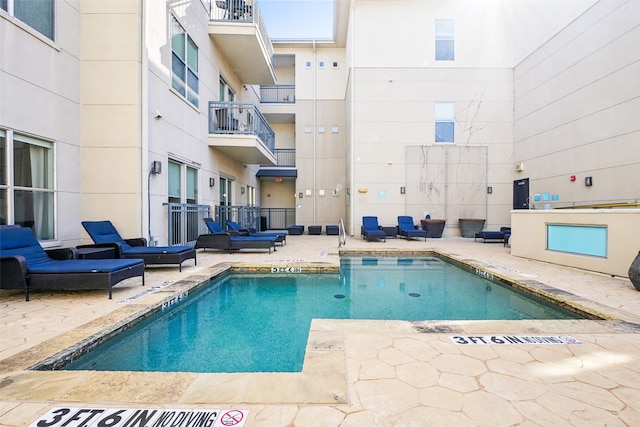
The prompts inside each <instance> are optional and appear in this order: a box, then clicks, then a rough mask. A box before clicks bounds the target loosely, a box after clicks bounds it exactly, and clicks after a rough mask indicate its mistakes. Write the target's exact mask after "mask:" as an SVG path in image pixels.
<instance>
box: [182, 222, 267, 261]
mask: <svg viewBox="0 0 640 427" xmlns="http://www.w3.org/2000/svg"><path fill="white" fill-rule="evenodd" d="M203 220H204V223H205V224H206V225H207V228H208V229H209V231H210V233H209V234H201V235H200V236H198V239H197V240H196V245H195V249H218V250H222V251H229V253H231V252H232V251H239V250H240V249H268V250H269V253H271V248H273V250H274V251H275V250H276V238H275V237H274V236H260V237H254V236H240V235H238V232H236V231H229V232H225V231H224V230H223V229H222V227H221V226H220V224H219V223H218V222H216V221H214V220H213V219H211V218H203Z"/></svg>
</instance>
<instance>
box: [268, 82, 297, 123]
mask: <svg viewBox="0 0 640 427" xmlns="http://www.w3.org/2000/svg"><path fill="white" fill-rule="evenodd" d="M260 110H261V111H262V114H264V116H265V117H266V118H267V120H269V123H295V117H296V85H292V84H287V85H260Z"/></svg>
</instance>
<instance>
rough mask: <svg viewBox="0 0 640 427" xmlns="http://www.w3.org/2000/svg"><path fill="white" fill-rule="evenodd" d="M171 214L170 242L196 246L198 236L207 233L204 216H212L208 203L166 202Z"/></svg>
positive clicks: (171, 243)
mask: <svg viewBox="0 0 640 427" xmlns="http://www.w3.org/2000/svg"><path fill="white" fill-rule="evenodd" d="M165 206H167V209H168V215H169V230H168V243H169V246H171V245H188V246H194V245H195V244H196V240H197V239H198V236H199V235H201V234H205V233H207V227H206V225H205V224H204V221H202V218H209V217H211V210H210V207H209V206H208V205H194V204H190V203H165Z"/></svg>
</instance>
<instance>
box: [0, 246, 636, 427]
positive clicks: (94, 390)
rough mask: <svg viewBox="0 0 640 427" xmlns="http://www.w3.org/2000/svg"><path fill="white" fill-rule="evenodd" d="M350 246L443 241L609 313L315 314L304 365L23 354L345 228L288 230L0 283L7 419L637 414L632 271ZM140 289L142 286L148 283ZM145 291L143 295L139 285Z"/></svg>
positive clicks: (335, 421) (489, 250) (279, 258)
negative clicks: (59, 411)
mask: <svg viewBox="0 0 640 427" xmlns="http://www.w3.org/2000/svg"><path fill="white" fill-rule="evenodd" d="M343 250H347V251H369V250H376V251H422V250H436V251H440V252H442V253H443V254H447V255H448V256H450V257H452V258H453V259H456V260H460V261H463V262H465V263H469V264H471V265H473V266H477V267H478V268H481V269H482V270H483V271H487V272H490V273H491V274H493V275H495V276H499V277H504V278H506V279H509V280H513V281H516V282H518V283H521V284H522V285H523V286H530V287H531V288H532V289H538V290H541V291H542V292H545V293H548V294H552V295H555V296H558V297H559V298H560V299H561V300H562V301H565V302H567V303H568V304H575V305H578V306H581V307H584V308H585V309H586V310H587V311H589V312H591V313H596V314H599V315H602V317H604V318H605V319H612V320H562V321H559V320H550V321H447V322H439V321H428V322H403V321H365V320H327V319H317V320H314V321H313V323H312V326H311V331H310V334H309V340H308V345H307V352H306V357H305V364H304V368H303V371H302V372H300V373H284V374H280V373H251V374H194V373H139V372H124V373H123V372H107V373H105V372H91V371H75V372H67V371H32V370H29V369H28V368H29V367H31V366H33V365H35V364H37V363H39V362H41V361H43V360H45V359H47V358H49V360H56V356H55V355H56V353H58V352H60V351H62V350H65V349H67V348H69V347H70V346H74V345H78V343H79V342H81V341H82V340H85V339H88V338H89V337H91V336H93V335H94V334H98V333H100V332H101V331H104V330H105V329H107V328H111V327H113V325H117V324H120V323H122V322H127V321H128V319H130V316H133V315H137V313H140V312H141V311H145V310H148V309H150V307H153V306H154V305H156V304H158V303H161V302H162V301H163V300H166V299H168V298H170V297H171V295H174V294H175V293H176V292H179V291H180V290H181V289H185V288H188V287H189V286H193V285H195V284H197V283H200V282H202V281H204V280H206V279H207V278H208V277H210V276H212V275H215V274H216V273H219V272H220V271H223V270H224V269H225V268H227V267H228V266H230V265H234V266H238V265H239V264H240V265H241V266H242V267H243V268H246V269H249V268H255V267H260V266H263V267H264V266H266V267H271V266H291V265H299V266H305V268H311V267H312V268H323V267H335V266H336V265H337V263H338V257H339V252H338V242H337V238H336V237H335V236H324V235H323V236H307V235H304V236H290V237H289V238H288V239H287V245H286V246H284V247H282V248H280V247H278V250H277V251H276V252H273V253H271V254H267V253H266V252H242V253H238V254H232V255H230V254H226V253H217V252H206V253H201V252H199V253H198V266H193V264H189V263H187V264H186V266H185V267H186V268H183V271H182V272H181V273H180V272H178V270H177V269H176V268H173V267H168V268H164V267H158V268H148V269H147V272H146V283H147V286H145V287H144V288H143V287H141V286H140V284H141V282H140V280H139V279H131V280H129V281H128V282H127V283H123V284H120V285H118V286H117V287H116V288H114V297H113V300H109V299H108V298H107V296H106V292H100V291H88V292H87V291H82V292H34V293H33V294H32V300H31V301H30V302H25V301H24V299H23V296H22V294H21V293H19V292H15V291H2V293H0V425H2V426H24V425H29V424H30V423H31V422H32V421H33V420H35V419H37V417H38V416H40V415H42V414H44V413H46V412H47V411H48V410H49V409H51V408H53V407H56V406H67V405H68V406H76V407H81V406H82V407H96V408H103V407H118V408H122V407H131V408H219V409H231V408H236V409H247V410H249V416H248V419H247V421H246V424H245V425H246V426H250V427H263V426H264V427H266V426H268V427H273V426H276V427H278V426H283V427H284V426H297V427H305V426H309V427H315V426H318V427H327V426H341V427H351V426H439V425H454V426H461V425H469V426H501V425H505V426H506V425H524V426H555V425H558V426H564V425H571V426H586V425H598V426H602V425H612V426H616V425H620V426H624V425H627V426H633V425H640V360H639V358H640V326H638V325H640V293H638V292H637V291H636V290H635V289H634V288H633V286H632V284H631V283H630V281H629V280H628V279H624V278H616V277H609V276H606V275H602V274H597V273H592V272H586V271H581V270H575V269H570V268H564V267H561V266H556V265H552V264H546V263H540V262H536V261H530V260H526V259H520V258H516V257H513V256H511V255H510V251H509V248H505V247H503V246H502V245H501V244H483V243H475V242H473V241H472V240H471V239H462V238H448V239H428V240H427V241H426V242H424V241H406V240H402V239H395V240H393V239H390V240H388V241H387V242H386V243H377V242H363V241H362V240H360V239H359V238H357V237H356V238H351V239H349V240H348V242H347V245H346V246H345V247H344V248H343ZM141 293H144V294H141ZM133 297H136V298H133ZM458 335H460V336H463V335H464V336H467V335H527V336H531V335H566V336H570V337H573V338H575V339H576V340H579V341H580V342H581V344H558V345H547V344H522V345H500V344H494V345H460V344H456V343H455V342H454V341H453V340H452V339H451V337H452V336H458Z"/></svg>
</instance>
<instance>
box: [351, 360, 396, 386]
mask: <svg viewBox="0 0 640 427" xmlns="http://www.w3.org/2000/svg"><path fill="white" fill-rule="evenodd" d="M356 372H357V380H358V381H363V380H371V379H380V378H395V377H396V371H395V369H394V368H393V366H391V365H389V364H388V363H385V362H382V361H380V360H364V361H362V362H360V369H358V370H357V371H356ZM354 379H355V378H354Z"/></svg>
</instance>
